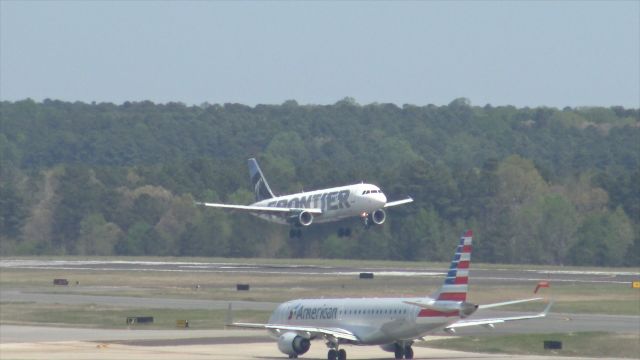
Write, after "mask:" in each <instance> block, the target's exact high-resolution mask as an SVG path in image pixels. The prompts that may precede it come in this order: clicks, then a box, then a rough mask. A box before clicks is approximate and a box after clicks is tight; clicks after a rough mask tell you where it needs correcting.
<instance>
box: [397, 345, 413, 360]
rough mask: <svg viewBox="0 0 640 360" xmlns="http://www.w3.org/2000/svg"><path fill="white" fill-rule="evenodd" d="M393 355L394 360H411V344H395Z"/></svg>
mask: <svg viewBox="0 0 640 360" xmlns="http://www.w3.org/2000/svg"><path fill="white" fill-rule="evenodd" d="M394 353H395V356H396V360H399V359H413V348H412V347H411V344H396V346H395V351H394Z"/></svg>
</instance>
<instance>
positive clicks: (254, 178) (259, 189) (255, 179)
mask: <svg viewBox="0 0 640 360" xmlns="http://www.w3.org/2000/svg"><path fill="white" fill-rule="evenodd" d="M249 177H250V178H251V185H253V193H254V194H255V196H256V202H258V201H262V200H265V199H271V198H272V197H274V196H273V192H271V188H269V184H268V183H267V179H265V178H264V175H262V170H260V166H258V162H257V161H256V159H254V158H251V159H249Z"/></svg>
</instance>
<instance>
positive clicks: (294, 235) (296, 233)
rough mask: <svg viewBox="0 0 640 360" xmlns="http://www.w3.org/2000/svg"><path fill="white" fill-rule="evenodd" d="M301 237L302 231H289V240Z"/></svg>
mask: <svg viewBox="0 0 640 360" xmlns="http://www.w3.org/2000/svg"><path fill="white" fill-rule="evenodd" d="M301 237H302V229H289V239H293V238H298V239H299V238H301Z"/></svg>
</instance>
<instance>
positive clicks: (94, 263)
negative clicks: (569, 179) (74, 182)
mask: <svg viewBox="0 0 640 360" xmlns="http://www.w3.org/2000/svg"><path fill="white" fill-rule="evenodd" d="M2 268H7V269H9V268H14V269H42V270H44V269H48V270H72V271H73V270H76V271H141V272H145V271H166V272H190V273H243V274H255V273H259V274H272V275H282V274H288V275H291V274H296V275H335V276H354V275H358V274H359V273H361V272H373V273H374V274H375V276H422V277H437V278H438V279H440V278H441V277H442V276H443V275H444V274H446V272H445V271H444V269H446V267H445V266H443V267H439V268H429V267H425V268H422V267H415V268H414V267H411V268H406V267H405V268H403V267H384V268H379V267H334V266H319V265H296V264H292V265H268V264H259V263H251V262H250V261H248V262H246V263H233V262H218V263H215V262H212V263H209V262H190V261H172V262H164V261H126V260H116V261H114V260H19V259H15V260H14V259H3V260H0V269H2ZM638 279H640V272H633V271H599V270H574V269H571V270H562V269H554V270H548V269H527V268H526V267H523V268H504V269H501V268H493V267H491V268H488V267H483V266H482V265H480V266H477V265H474V268H473V281H474V282H477V283H482V282H494V283H495V282H504V281H508V282H522V281H539V280H552V281H553V282H571V283H585V284H598V283H611V284H631V282H632V281H634V280H638Z"/></svg>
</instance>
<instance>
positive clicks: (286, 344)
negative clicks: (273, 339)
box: [278, 332, 311, 356]
mask: <svg viewBox="0 0 640 360" xmlns="http://www.w3.org/2000/svg"><path fill="white" fill-rule="evenodd" d="M310 347H311V341H309V339H307V338H304V337H302V336H300V335H298V334H296V333H294V332H287V333H284V334H282V335H280V337H279V338H278V349H279V350H280V351H281V352H282V353H283V354H287V355H289V356H298V355H302V354H304V353H306V352H307V351H309V348H310Z"/></svg>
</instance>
